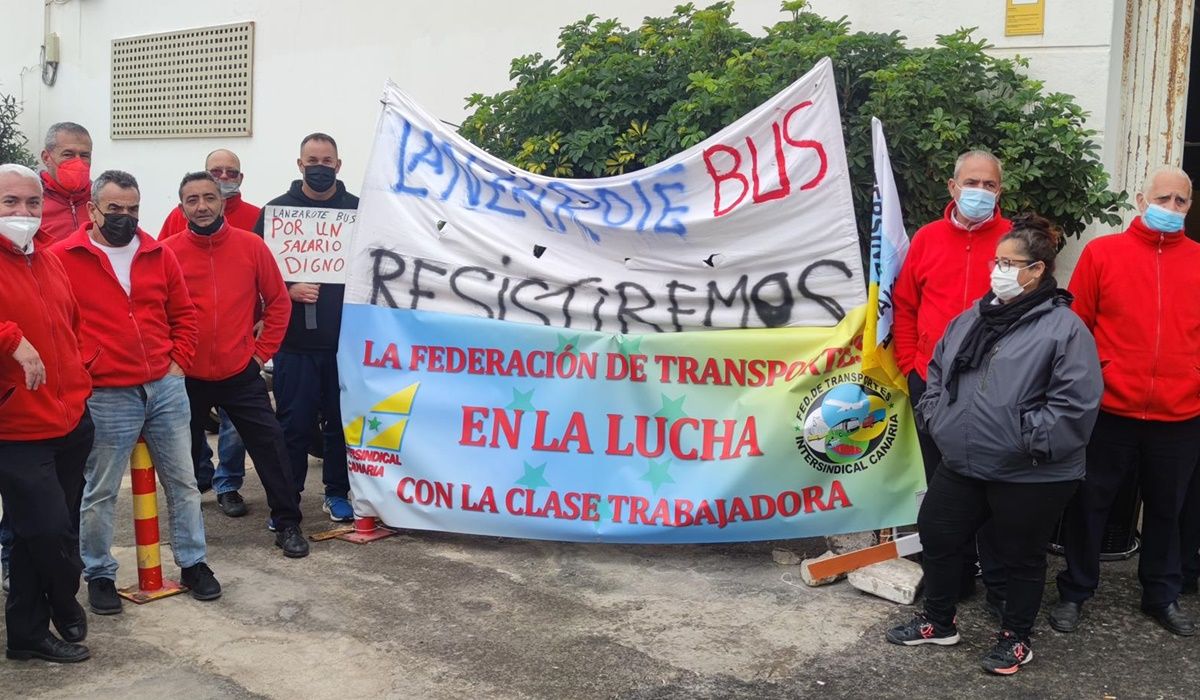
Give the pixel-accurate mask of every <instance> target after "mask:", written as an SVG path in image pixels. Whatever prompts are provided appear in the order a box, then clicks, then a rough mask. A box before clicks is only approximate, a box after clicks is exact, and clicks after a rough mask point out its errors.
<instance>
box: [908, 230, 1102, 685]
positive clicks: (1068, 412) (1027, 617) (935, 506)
mask: <svg viewBox="0 0 1200 700" xmlns="http://www.w3.org/2000/svg"><path fill="white" fill-rule="evenodd" d="M1057 250H1058V234H1057V232H1056V231H1055V230H1054V229H1053V228H1052V226H1051V225H1050V223H1049V222H1048V221H1046V220H1045V219H1043V218H1041V217H1039V216H1035V215H1025V216H1021V217H1016V218H1014V219H1013V229H1012V231H1011V232H1010V233H1008V234H1006V235H1005V236H1004V237H1003V238H1002V239H1001V240H1000V243H999V245H998V246H997V247H996V258H995V260H993V261H992V263H991V264H992V291H991V292H989V293H987V294H986V295H984V297H983V298H982V299H980V300H979V302H978V303H976V304H975V305H974V306H972V307H971V308H969V309H967V310H966V311H964V312H963V313H962V314H961V315H959V316H958V318H956V319H954V321H952V322H951V323H950V326H949V328H947V330H946V334H945V336H943V338H942V340H941V342H939V343H938V346H937V349H936V350H935V351H934V357H933V360H932V361H931V362H930V363H929V387H928V389H927V390H926V392H925V395H924V396H923V397H922V399H921V401H920V403H919V404H918V405H917V406H916V407H915V413H916V418H917V421H918V424H921V425H923V426H924V427H925V428H926V429H927V430H928V431H929V433H930V434H931V435H932V436H933V438H934V440H936V441H937V445H938V448H939V449H941V451H942V459H943V462H942V467H943V468H940V469H938V470H937V472H936V473H935V474H934V477H933V481H932V482H931V483H930V484H929V491H928V493H926V495H925V500H924V502H923V503H922V505H921V512H920V516H919V518H918V525H917V527H918V530H919V531H920V533H921V543H922V545H923V547H924V553H923V555H922V562H921V566H922V568H923V569H924V572H925V610H924V612H921V613H918V614H917V615H916V616H915V617H914V618H913V619H912V620H911V621H910V622H908V623H906V624H903V625H900V626H897V627H894V628H892V629H891V630H888V633H887V640H888V641H889V642H893V643H895V644H906V645H915V644H941V645H948V644H957V643H958V641H959V635H958V628H957V626H956V624H955V603H956V602H957V597H958V585H959V573H960V570H961V568H962V562H961V559H962V551H963V546H964V545H965V544H966V543H967V542H969V541H971V539H972V538H973V537H974V536H975V532H976V530H978V529H979V527H980V526H981V525H982V524H983V523H984V522H985V521H987V520H988V519H989V518H990V519H991V520H992V521H993V526H994V527H995V532H996V535H997V536H996V547H997V552H996V554H997V557H998V558H999V560H1000V561H999V563H1000V564H1001V565H1002V566H1003V567H1004V570H1005V575H1006V578H1007V588H1006V598H1005V602H1004V605H1003V608H1002V611H1003V623H1002V629H1001V631H1000V633H999V634H998V635H997V637H996V644H995V646H994V648H993V649H992V650H991V651H990V652H989V653H988V654H987V655H986V656H985V657H984V658H983V668H984V669H985V670H987V671H990V672H992V673H998V674H1003V675H1007V674H1011V673H1015V672H1016V671H1017V669H1019V668H1020V666H1021V665H1022V664H1024V663H1027V662H1028V661H1030V660H1031V659H1032V658H1033V651H1032V649H1031V648H1030V643H1029V637H1030V634H1031V633H1032V631H1033V623H1034V620H1035V618H1036V617H1037V612H1038V608H1039V607H1040V606H1041V602H1042V591H1043V589H1044V588H1045V583H1046V546H1047V544H1049V542H1050V538H1051V536H1052V535H1053V532H1054V526H1055V524H1057V522H1058V520H1059V518H1060V517H1061V515H1062V511H1063V509H1064V508H1065V507H1066V505H1067V501H1068V500H1070V498H1071V495H1072V494H1073V493H1074V492H1075V489H1076V488H1077V487H1078V485H1079V482H1080V480H1081V479H1083V476H1084V448H1085V447H1086V446H1087V442H1088V437H1089V435H1090V434H1091V431H1092V425H1093V424H1094V423H1095V421H1096V415H1097V412H1098V410H1099V405H1100V396H1101V393H1102V392H1103V380H1102V379H1101V375H1100V362H1099V359H1098V357H1097V354H1096V343H1095V341H1094V340H1093V339H1092V336H1091V334H1090V333H1088V331H1087V329H1086V328H1085V327H1084V325H1083V323H1082V322H1081V321H1080V320H1079V318H1078V317H1077V316H1076V315H1075V313H1074V312H1072V311H1071V309H1070V304H1071V295H1070V294H1069V293H1068V292H1066V291H1065V290H1061V289H1058V284H1057V282H1055V280H1054V277H1053V273H1054V257H1055V254H1056V252H1057Z"/></svg>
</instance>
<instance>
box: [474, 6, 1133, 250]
mask: <svg viewBox="0 0 1200 700" xmlns="http://www.w3.org/2000/svg"><path fill="white" fill-rule="evenodd" d="M782 11H783V12H784V13H785V14H786V15H787V18H786V19H785V20H784V21H781V22H779V23H777V24H775V25H774V26H772V27H768V28H766V33H765V35H764V36H761V37H756V36H752V35H750V34H749V33H747V32H745V31H743V30H742V29H741V28H739V27H738V26H737V25H736V24H734V23H733V22H732V21H731V20H730V15H731V14H732V12H733V3H732V2H718V3H716V4H713V5H710V6H708V7H706V8H704V9H696V7H695V6H694V5H693V4H690V3H689V4H686V5H680V6H678V7H676V8H675V12H674V14H672V15H670V16H668V17H647V18H646V19H645V20H644V21H643V22H642V25H641V26H640V27H637V28H634V29H630V28H628V27H626V26H624V25H622V24H621V23H620V22H618V21H616V20H600V19H598V18H597V16H596V15H588V16H587V17H585V18H584V19H582V20H580V21H578V22H575V23H574V24H571V25H568V26H567V27H564V28H563V29H562V31H561V33H560V34H559V38H558V47H559V52H558V56H557V57H556V58H554V59H547V58H544V57H543V56H542V55H541V54H536V53H535V54H532V55H528V56H522V57H520V58H517V59H515V60H513V62H512V68H511V71H510V74H509V75H510V78H511V79H512V80H514V81H515V83H516V85H515V87H513V88H512V89H510V90H505V91H503V92H500V93H497V94H495V95H482V94H474V95H472V96H470V97H469V98H468V99H467V106H468V107H471V108H474V111H473V113H472V114H471V116H470V117H468V118H467V119H466V120H465V121H464V122H463V124H462V126H461V127H460V133H461V134H462V135H463V136H464V137H466V138H467V139H470V140H471V141H472V142H474V143H476V144H477V145H479V146H481V147H482V148H484V149H485V150H487V151H489V152H491V153H493V154H495V155H497V156H499V157H501V158H504V159H505V160H508V161H510V162H512V163H514V164H516V165H518V166H519V167H521V168H524V169H526V170H529V171H532V172H535V173H544V174H546V175H553V176H557V177H601V176H605V175H613V174H618V173H623V172H630V171H633V170H637V169H639V168H644V167H646V166H649V165H653V164H655V163H657V162H659V161H662V160H664V159H666V158H667V157H669V156H671V155H673V154H674V153H677V152H679V151H681V150H683V149H686V148H688V147H689V146H693V145H695V144H697V143H699V142H700V141H702V140H704V139H705V138H706V137H708V136H709V135H711V134H713V133H715V132H717V131H719V130H720V129H721V128H723V127H724V126H726V125H728V124H730V123H731V122H733V121H734V120H736V119H737V118H739V117H741V116H742V115H743V114H745V113H746V112H749V111H751V110H752V109H754V108H755V107H757V106H758V105H759V104H761V103H762V102H763V101H765V100H766V99H767V98H769V97H770V96H771V95H773V94H775V93H776V92H778V91H779V90H781V89H782V88H784V87H785V86H787V85H788V84H789V83H791V82H792V81H794V80H795V79H797V78H798V77H800V76H801V75H803V74H804V73H805V72H807V71H808V70H809V69H810V68H812V67H813V66H814V65H815V64H816V63H817V61H818V60H820V59H821V58H822V57H824V56H829V57H831V58H832V59H833V66H834V72H835V74H836V79H837V88H838V98H839V101H840V105H841V110H842V127H843V131H844V133H845V138H846V153H847V158H848V160H849V164H850V174H851V177H852V181H853V183H854V185H855V186H854V204H855V210H856V212H857V214H858V221H859V230H860V231H862V232H866V231H869V230H870V225H869V224H870V205H871V201H870V198H871V189H872V188H871V186H872V182H873V178H874V175H873V172H872V163H871V130H870V121H871V117H872V116H876V117H879V118H880V119H881V120H883V122H884V125H885V129H886V131H887V135H888V144H889V147H890V149H891V157H892V166H893V168H894V169H895V171H896V178H897V187H898V189H899V190H900V197H901V201H902V203H903V205H904V209H905V220H906V222H907V223H908V227H909V229H910V230H915V229H916V227H917V226H919V225H920V224H923V223H925V222H926V221H930V220H932V219H936V218H939V217H941V215H942V208H943V207H944V206H945V203H946V201H947V199H948V195H947V193H946V185H945V183H946V179H947V178H948V177H949V175H950V173H951V171H952V170H953V167H954V159H955V158H956V157H957V156H958V154H959V153H962V152H963V151H966V150H968V149H971V148H986V149H989V150H991V151H992V152H994V153H995V154H996V155H997V156H999V157H1000V159H1001V160H1002V161H1003V162H1004V165H1005V173H1004V185H1005V190H1006V194H1005V196H1004V197H1003V199H1002V204H1003V207H1004V210H1005V211H1006V212H1009V213H1012V212H1016V211H1026V210H1033V211H1037V212H1040V213H1042V214H1043V215H1046V216H1048V217H1050V218H1051V219H1054V220H1055V221H1057V222H1058V223H1059V224H1060V225H1061V226H1062V227H1063V229H1064V230H1065V231H1066V232H1067V233H1068V234H1069V235H1074V236H1078V235H1079V233H1080V232H1082V231H1083V229H1084V228H1085V227H1086V226H1087V224H1089V223H1091V222H1092V221H1101V222H1103V223H1105V224H1107V225H1116V224H1118V223H1119V220H1120V219H1119V216H1118V212H1119V211H1120V210H1121V208H1122V207H1123V206H1124V205H1123V204H1122V203H1123V202H1124V200H1125V195H1124V193H1120V194H1117V193H1113V192H1110V191H1108V176H1107V174H1106V173H1105V172H1104V169H1103V166H1102V165H1101V163H1100V161H1099V158H1098V151H1099V146H1098V144H1097V143H1096V142H1095V141H1094V140H1093V137H1094V136H1095V132H1094V131H1092V130H1090V129H1087V128H1086V127H1085V126H1084V123H1083V121H1084V117H1085V116H1086V113H1085V112H1084V111H1083V110H1082V109H1080V108H1079V106H1078V105H1076V104H1075V103H1074V101H1073V98H1072V97H1071V96H1070V95H1065V94H1062V93H1045V92H1044V91H1043V88H1042V83H1041V82H1039V81H1036V80H1031V79H1029V78H1028V77H1027V76H1026V75H1025V74H1024V69H1025V68H1026V67H1027V62H1026V61H1024V60H1022V59H1002V58H995V57H992V56H989V55H988V54H987V53H985V49H987V48H989V47H988V45H987V43H986V42H984V41H979V40H975V39H974V38H973V33H974V31H975V30H973V29H962V30H959V31H957V32H955V33H954V34H950V35H947V36H942V37H939V38H938V41H937V44H936V46H932V47H926V48H909V47H907V46H905V45H904V37H902V36H901V35H900V34H899V33H898V32H892V33H891V34H874V33H865V32H853V33H851V32H850V29H849V24H848V23H847V21H846V20H845V18H842V19H839V20H830V19H826V18H824V17H821V16H819V15H817V14H814V13H812V12H809V11H806V10H805V2H804V0H792V1H790V2H784V3H783V5H782Z"/></svg>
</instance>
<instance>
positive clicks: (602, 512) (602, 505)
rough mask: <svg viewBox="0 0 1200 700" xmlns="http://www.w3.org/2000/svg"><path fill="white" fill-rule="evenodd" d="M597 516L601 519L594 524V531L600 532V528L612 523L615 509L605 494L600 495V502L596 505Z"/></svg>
mask: <svg viewBox="0 0 1200 700" xmlns="http://www.w3.org/2000/svg"><path fill="white" fill-rule="evenodd" d="M596 515H597V516H599V518H600V519H599V520H597V521H595V522H593V523H592V529H594V530H599V529H600V526H602V525H604V524H605V523H611V522H612V519H613V507H612V503H609V501H608V496H606V495H604V494H601V495H600V502H599V503H597V504H596Z"/></svg>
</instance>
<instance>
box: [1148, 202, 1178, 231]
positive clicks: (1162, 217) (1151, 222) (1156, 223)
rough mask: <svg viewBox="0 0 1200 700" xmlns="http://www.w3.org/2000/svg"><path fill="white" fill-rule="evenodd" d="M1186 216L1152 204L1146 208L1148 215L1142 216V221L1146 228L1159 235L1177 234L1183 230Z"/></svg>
mask: <svg viewBox="0 0 1200 700" xmlns="http://www.w3.org/2000/svg"><path fill="white" fill-rule="evenodd" d="M1183 220H1184V215H1183V214H1181V213H1179V212H1177V211H1171V210H1170V209H1167V208H1166V207H1160V206H1159V205H1157V204H1151V205H1150V206H1148V207H1146V213H1145V214H1142V221H1143V222H1145V224H1146V228H1148V229H1150V230H1152V231H1158V232H1159V233H1175V232H1177V231H1182V230H1183Z"/></svg>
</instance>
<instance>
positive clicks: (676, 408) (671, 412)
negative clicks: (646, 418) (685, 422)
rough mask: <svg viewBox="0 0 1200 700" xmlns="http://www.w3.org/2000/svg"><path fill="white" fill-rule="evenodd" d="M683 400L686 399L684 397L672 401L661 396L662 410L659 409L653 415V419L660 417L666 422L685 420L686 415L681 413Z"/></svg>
mask: <svg viewBox="0 0 1200 700" xmlns="http://www.w3.org/2000/svg"><path fill="white" fill-rule="evenodd" d="M685 398H687V396H686V395H684V396H680V397H679V398H677V399H672V398H671V397H669V396H667V395H666V394H662V408H661V409H659V411H658V413H655V414H654V417H655V418H658V417H660V416H661V417H665V418H666V419H667V420H678V419H680V418H687V414H686V413H684V412H683V400H684V399H685Z"/></svg>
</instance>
